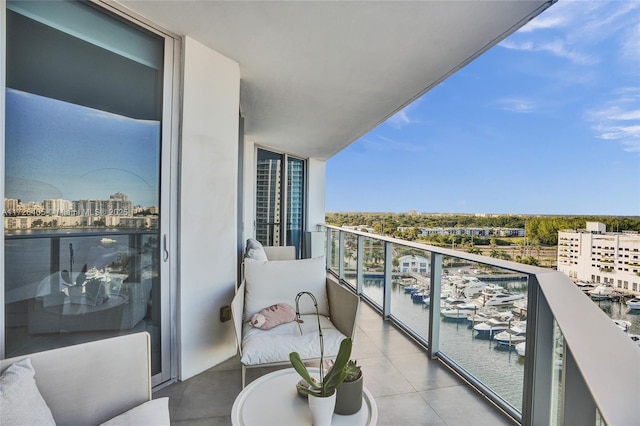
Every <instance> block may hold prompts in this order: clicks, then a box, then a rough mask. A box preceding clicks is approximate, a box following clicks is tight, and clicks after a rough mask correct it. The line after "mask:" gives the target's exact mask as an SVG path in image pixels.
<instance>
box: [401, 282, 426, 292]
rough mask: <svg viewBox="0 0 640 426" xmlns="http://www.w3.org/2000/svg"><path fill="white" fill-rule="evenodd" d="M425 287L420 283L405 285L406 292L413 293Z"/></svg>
mask: <svg viewBox="0 0 640 426" xmlns="http://www.w3.org/2000/svg"><path fill="white" fill-rule="evenodd" d="M422 288H423V287H422V286H421V285H420V284H411V285H407V286H405V287H404V292H405V293H407V294H413V293H415V292H416V291H419V290H421V289H422Z"/></svg>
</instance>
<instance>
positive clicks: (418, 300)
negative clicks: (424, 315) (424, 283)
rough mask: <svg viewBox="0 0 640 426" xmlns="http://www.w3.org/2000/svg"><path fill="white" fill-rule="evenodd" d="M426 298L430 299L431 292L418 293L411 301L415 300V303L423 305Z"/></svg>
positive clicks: (412, 296) (413, 295) (414, 294)
mask: <svg viewBox="0 0 640 426" xmlns="http://www.w3.org/2000/svg"><path fill="white" fill-rule="evenodd" d="M425 296H426V297H429V292H428V291H427V290H420V291H416V292H415V293H413V294H412V295H411V300H413V303H422V302H423V301H424V298H425Z"/></svg>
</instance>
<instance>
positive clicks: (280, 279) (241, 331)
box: [231, 247, 360, 387]
mask: <svg viewBox="0 0 640 426" xmlns="http://www.w3.org/2000/svg"><path fill="white" fill-rule="evenodd" d="M264 250H265V253H266V256H267V258H268V260H267V261H256V260H251V259H246V260H245V264H244V280H243V282H242V284H241V285H240V287H239V288H238V290H237V292H236V296H235V297H234V299H233V301H232V304H231V311H232V315H233V322H234V328H235V333H236V339H237V341H238V352H239V355H240V361H241V364H242V386H243V387H244V385H245V383H246V369H247V368H251V367H263V366H272V365H286V364H288V363H289V353H291V352H294V351H295V352H298V353H299V354H300V355H301V357H302V358H303V359H304V360H305V361H311V360H316V359H319V357H320V349H319V348H320V346H319V336H318V331H317V321H316V319H315V307H314V306H313V304H312V303H311V301H310V300H302V299H301V300H300V314H301V318H302V320H303V323H302V324H300V326H301V328H302V333H300V329H299V327H298V324H297V323H296V322H291V323H287V324H281V325H279V326H277V327H275V328H272V329H270V330H260V329H257V328H254V327H253V326H252V325H251V324H250V323H249V322H248V321H249V319H250V318H251V316H252V315H253V314H255V313H257V312H259V311H260V310H261V309H263V308H266V307H268V306H271V305H273V304H276V303H287V304H289V305H291V306H293V307H295V302H294V300H295V297H296V295H297V294H298V293H299V292H301V291H309V292H311V293H313V294H314V296H315V297H316V299H317V300H318V308H319V311H320V314H321V318H320V320H321V325H322V330H323V340H324V348H325V358H332V357H335V356H336V355H337V353H338V348H339V347H340V342H341V341H342V340H343V339H344V338H346V337H351V338H353V337H354V334H355V327H356V317H357V312H358V306H359V302H360V299H359V298H358V296H356V295H355V294H354V293H353V292H351V291H350V290H348V289H347V288H345V287H343V286H342V285H340V284H339V282H338V281H337V280H336V279H335V278H333V277H331V276H328V275H327V273H326V264H325V259H324V257H319V258H313V259H301V260H295V259H294V260H272V259H283V258H289V259H291V255H292V254H294V253H295V252H294V251H293V248H292V247H291V248H284V247H277V248H276V247H265V248H264Z"/></svg>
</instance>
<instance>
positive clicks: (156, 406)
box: [101, 397, 171, 426]
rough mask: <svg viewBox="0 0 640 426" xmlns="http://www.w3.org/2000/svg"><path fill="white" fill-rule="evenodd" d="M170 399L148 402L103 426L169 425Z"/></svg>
mask: <svg viewBox="0 0 640 426" xmlns="http://www.w3.org/2000/svg"><path fill="white" fill-rule="evenodd" d="M170 423H171V419H170V417H169V398H167V397H165V398H158V399H152V400H151V401H147V402H145V403H143V404H140V405H138V406H137V407H134V408H132V409H131V410H129V411H127V412H125V413H122V414H120V415H119V416H117V417H114V418H112V419H111V420H109V421H107V422H104V423H102V425H101V426H103V425H105V426H120V425H130V426H141V425H153V426H156V425H167V426H168V425H169V424H170Z"/></svg>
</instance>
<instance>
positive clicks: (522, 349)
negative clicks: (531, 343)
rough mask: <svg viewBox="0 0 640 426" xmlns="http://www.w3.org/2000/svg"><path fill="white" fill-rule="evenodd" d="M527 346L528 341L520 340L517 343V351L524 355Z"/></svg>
mask: <svg viewBox="0 0 640 426" xmlns="http://www.w3.org/2000/svg"><path fill="white" fill-rule="evenodd" d="M526 347H527V342H520V343H518V344H517V345H516V352H517V353H518V355H520V356H524V353H525V349H526Z"/></svg>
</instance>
